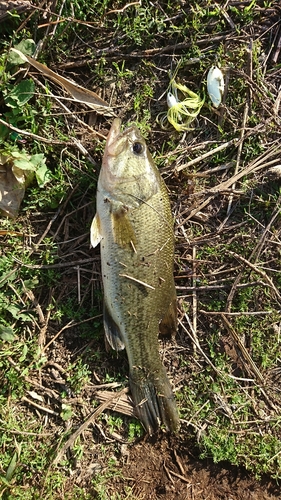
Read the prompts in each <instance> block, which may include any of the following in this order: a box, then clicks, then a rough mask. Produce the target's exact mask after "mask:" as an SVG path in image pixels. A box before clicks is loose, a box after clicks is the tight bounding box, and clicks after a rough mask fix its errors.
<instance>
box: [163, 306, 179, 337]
mask: <svg viewBox="0 0 281 500" xmlns="http://www.w3.org/2000/svg"><path fill="white" fill-rule="evenodd" d="M159 330H160V334H161V335H170V336H171V335H175V334H176V331H177V298H176V297H174V299H173V300H172V302H171V303H170V305H169V307H168V309H167V312H166V314H165V316H164V317H163V318H162V320H161V321H160V324H159Z"/></svg>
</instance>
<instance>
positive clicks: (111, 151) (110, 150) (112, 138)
mask: <svg viewBox="0 0 281 500" xmlns="http://www.w3.org/2000/svg"><path fill="white" fill-rule="evenodd" d="M121 123H122V122H121V120H120V118H115V119H114V120H113V122H112V125H111V128H110V131H109V133H108V136H107V139H106V145H105V154H108V155H110V156H117V155H118V154H119V153H120V152H121V150H122V149H123V147H120V146H121V144H118V141H117V138H118V137H119V136H120V135H121ZM121 142H122V141H121ZM116 146H117V147H116ZM118 146H119V147H118Z"/></svg>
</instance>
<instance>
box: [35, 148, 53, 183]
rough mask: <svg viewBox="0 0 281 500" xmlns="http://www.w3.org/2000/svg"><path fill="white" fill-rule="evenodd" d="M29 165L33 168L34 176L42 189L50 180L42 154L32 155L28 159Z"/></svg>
mask: <svg viewBox="0 0 281 500" xmlns="http://www.w3.org/2000/svg"><path fill="white" fill-rule="evenodd" d="M30 161H31V163H32V164H33V165H34V166H35V175H36V180H37V183H38V186H39V187H44V186H45V184H46V183H47V182H49V181H50V180H51V173H50V171H49V170H48V168H47V166H46V158H45V157H44V155H43V154H37V155H33V156H32V157H31V158H30Z"/></svg>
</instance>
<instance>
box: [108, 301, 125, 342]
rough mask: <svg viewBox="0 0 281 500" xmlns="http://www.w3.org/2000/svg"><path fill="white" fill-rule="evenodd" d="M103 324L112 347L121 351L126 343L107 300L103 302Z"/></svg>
mask: <svg viewBox="0 0 281 500" xmlns="http://www.w3.org/2000/svg"><path fill="white" fill-rule="evenodd" d="M103 325H104V331H105V337H106V340H107V342H108V343H109V345H110V347H112V349H114V350H115V351H121V350H122V349H124V348H125V344H124V342H123V341H122V338H121V334H120V330H119V327H118V326H117V324H116V323H115V321H114V319H113V318H112V316H111V315H110V312H109V310H108V306H107V304H106V302H105V301H104V304H103Z"/></svg>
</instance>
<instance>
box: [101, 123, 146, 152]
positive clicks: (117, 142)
mask: <svg viewBox="0 0 281 500" xmlns="http://www.w3.org/2000/svg"><path fill="white" fill-rule="evenodd" d="M121 123H122V122H121V120H120V118H115V119H114V120H113V122H112V125H111V128H110V131H109V133H108V136H107V139H106V145H105V156H107V155H108V156H115V157H116V156H118V155H119V154H120V153H122V151H123V150H125V149H126V148H127V147H128V146H129V145H130V144H131V143H133V142H134V141H135V140H141V135H140V132H139V130H138V129H137V128H136V126H135V125H131V126H130V127H128V128H126V129H125V130H123V132H122V131H121Z"/></svg>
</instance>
